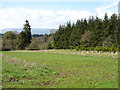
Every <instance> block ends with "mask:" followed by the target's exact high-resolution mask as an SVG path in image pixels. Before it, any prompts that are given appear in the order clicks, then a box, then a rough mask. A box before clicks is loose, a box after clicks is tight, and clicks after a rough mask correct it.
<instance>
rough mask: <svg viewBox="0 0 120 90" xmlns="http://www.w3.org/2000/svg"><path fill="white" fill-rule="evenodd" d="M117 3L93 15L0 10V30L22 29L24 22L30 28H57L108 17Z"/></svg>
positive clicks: (73, 12) (75, 12) (25, 9)
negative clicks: (92, 18)
mask: <svg viewBox="0 0 120 90" xmlns="http://www.w3.org/2000/svg"><path fill="white" fill-rule="evenodd" d="M115 5H117V2H115V3H113V4H111V5H108V6H103V7H99V8H95V13H91V12H90V11H79V10H58V11H57V10H56V11H55V10H39V9H27V8H0V15H1V16H0V29H2V28H22V27H23V24H24V21H25V20H26V19H28V20H29V22H30V25H31V27H32V28H55V29H56V28H58V27H59V25H60V24H65V23H66V22H67V21H69V20H70V21H72V22H76V20H77V19H81V18H89V16H91V15H93V16H95V15H97V16H98V17H100V18H103V16H104V13H106V12H107V13H108V15H109V16H110V15H111V14H113V13H114V11H112V10H111V8H112V7H113V6H115Z"/></svg>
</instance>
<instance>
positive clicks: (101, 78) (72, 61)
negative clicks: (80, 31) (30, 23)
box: [2, 50, 118, 88]
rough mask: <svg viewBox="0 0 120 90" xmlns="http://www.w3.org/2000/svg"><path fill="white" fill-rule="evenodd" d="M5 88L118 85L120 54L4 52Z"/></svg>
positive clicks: (102, 86)
mask: <svg viewBox="0 0 120 90" xmlns="http://www.w3.org/2000/svg"><path fill="white" fill-rule="evenodd" d="M2 82H3V83H2V84H3V88H118V59H117V54H109V53H91V52H88V53H85V52H76V51H74V50H73V51H70V50H53V51H45V52H44V51H43V52H8V51H6V52H2Z"/></svg>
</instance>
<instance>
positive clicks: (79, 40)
mask: <svg viewBox="0 0 120 90" xmlns="http://www.w3.org/2000/svg"><path fill="white" fill-rule="evenodd" d="M118 26H119V22H118V17H117V15H116V14H112V16H111V17H110V18H109V17H108V15H107V13H106V14H105V16H104V19H100V18H98V17H97V16H96V17H93V16H91V17H90V18H89V19H88V20H86V19H81V20H77V22H76V23H71V22H70V21H69V22H67V24H66V25H60V26H59V29H58V30H57V31H56V33H54V35H53V40H52V41H51V42H50V44H49V46H48V48H50V49H77V50H79V49H80V50H97V51H101V50H103V51H118V41H119V39H118V37H119V33H120V32H119V30H118Z"/></svg>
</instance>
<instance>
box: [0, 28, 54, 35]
mask: <svg viewBox="0 0 120 90" xmlns="http://www.w3.org/2000/svg"><path fill="white" fill-rule="evenodd" d="M22 30H23V29H22V28H5V29H0V33H2V34H3V33H5V32H6V31H17V32H21V31H22ZM50 30H52V29H41V28H32V29H31V32H32V34H49V33H50ZM54 30H56V29H54Z"/></svg>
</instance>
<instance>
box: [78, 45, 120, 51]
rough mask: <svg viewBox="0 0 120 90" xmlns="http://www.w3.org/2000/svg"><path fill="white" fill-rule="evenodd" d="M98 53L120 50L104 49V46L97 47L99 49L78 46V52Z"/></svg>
mask: <svg viewBox="0 0 120 90" xmlns="http://www.w3.org/2000/svg"><path fill="white" fill-rule="evenodd" d="M79 50H81V51H97V52H100V51H102V52H114V53H115V52H118V51H119V49H118V48H116V47H102V46H97V47H78V46H76V51H79Z"/></svg>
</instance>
